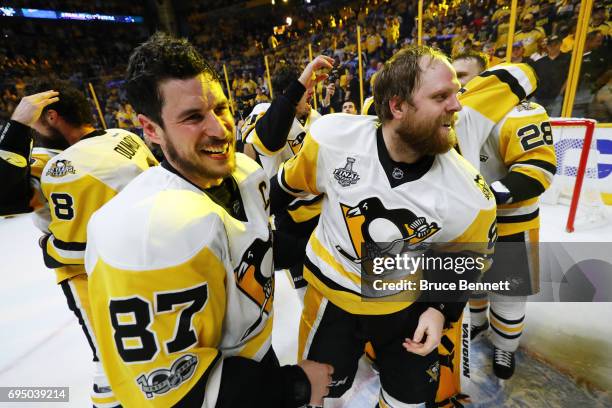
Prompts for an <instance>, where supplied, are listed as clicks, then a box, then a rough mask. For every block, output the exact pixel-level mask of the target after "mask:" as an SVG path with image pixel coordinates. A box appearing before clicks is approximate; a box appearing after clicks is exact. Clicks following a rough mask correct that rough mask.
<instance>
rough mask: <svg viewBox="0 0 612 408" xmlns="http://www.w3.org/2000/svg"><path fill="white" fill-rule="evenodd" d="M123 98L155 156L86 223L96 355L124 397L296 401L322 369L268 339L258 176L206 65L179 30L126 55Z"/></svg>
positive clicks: (171, 401) (217, 402) (321, 383)
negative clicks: (285, 358) (291, 361)
mask: <svg viewBox="0 0 612 408" xmlns="http://www.w3.org/2000/svg"><path fill="white" fill-rule="evenodd" d="M126 88H127V91H128V98H129V100H130V102H131V103H132V105H133V106H134V108H135V110H136V111H137V112H139V115H138V117H139V120H140V122H141V124H142V125H143V129H144V132H145V134H146V135H147V136H148V138H149V139H150V140H151V142H153V143H156V144H159V145H160V147H161V149H162V151H163V152H164V155H165V157H166V160H165V161H164V162H162V164H161V165H160V166H158V167H156V168H153V169H151V170H149V171H147V172H145V173H143V174H142V175H141V176H140V177H137V178H136V179H135V180H134V181H133V182H132V183H131V184H130V186H129V187H128V188H126V189H124V190H123V191H122V192H121V193H120V194H119V195H117V197H115V199H113V200H111V202H109V203H108V204H107V205H106V206H105V207H103V208H102V209H100V210H99V211H98V212H97V213H96V215H95V216H94V217H93V218H92V220H91V222H90V223H89V228H88V234H89V238H90V241H89V245H88V247H87V254H86V258H87V262H86V264H87V265H86V267H87V272H88V274H89V277H90V287H89V293H90V296H91V304H92V312H93V315H94V318H93V323H94V327H95V331H96V334H97V335H98V338H99V344H100V353H101V355H102V362H103V364H104V369H105V371H106V372H107V373H108V375H109V379H110V382H111V385H112V386H113V389H114V390H115V392H116V395H117V397H118V398H119V400H120V401H121V403H122V404H123V405H124V406H126V407H145V406H150V407H170V406H174V407H215V406H216V407H245V406H257V407H259V406H262V407H263V406H272V407H299V406H303V405H305V404H306V403H308V402H309V401H310V402H312V403H316V404H318V403H320V402H321V400H322V397H323V396H324V395H326V394H327V391H328V385H329V382H330V380H331V377H330V375H331V373H332V371H333V369H332V368H331V367H330V366H328V365H326V364H319V363H315V362H313V361H302V362H301V363H300V364H299V365H297V366H284V367H279V366H278V361H277V360H276V357H275V354H274V351H273V350H272V348H271V333H272V317H273V310H272V302H273V295H274V279H273V278H274V277H273V273H272V247H271V241H272V239H271V233H270V229H269V224H268V214H269V199H268V191H269V182H268V179H267V177H266V175H265V173H264V172H263V170H262V169H261V168H260V167H259V166H258V165H257V163H255V162H254V161H252V160H251V159H249V158H247V157H246V156H245V155H242V154H234V149H235V147H234V137H233V135H234V131H235V129H234V122H233V118H232V115H231V113H230V111H229V103H228V100H227V98H226V97H225V95H224V94H223V91H222V88H221V85H220V83H219V79H218V77H217V76H216V74H215V73H214V72H213V71H212V70H211V68H209V66H208V65H207V64H206V63H205V62H204V60H203V59H202V57H201V56H200V55H199V54H198V52H197V51H196V50H195V49H194V48H193V46H191V44H189V43H188V42H187V41H186V40H176V39H173V38H170V37H168V36H166V35H164V34H156V35H154V36H153V37H152V38H151V39H149V40H148V41H147V42H146V43H144V44H142V45H141V46H139V47H138V48H137V49H136V50H135V51H134V53H133V54H132V56H131V57H130V61H129V65H128V73H127V79H126Z"/></svg>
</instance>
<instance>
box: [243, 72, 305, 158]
mask: <svg viewBox="0 0 612 408" xmlns="http://www.w3.org/2000/svg"><path fill="white" fill-rule="evenodd" d="M305 91H306V89H305V88H304V86H303V85H302V84H301V83H300V82H299V81H297V80H295V81H293V82H292V83H291V84H290V85H289V87H288V88H287V89H286V90H285V91H284V93H283V94H281V95H279V96H277V97H276V98H274V100H273V101H272V103H271V104H270V105H269V107H268V109H267V110H266V111H264V112H254V113H252V114H251V115H250V116H249V118H248V119H247V121H246V122H245V124H244V126H243V127H242V137H243V140H246V142H247V143H251V144H253V146H254V147H255V149H256V150H257V152H258V153H259V154H263V155H266V156H273V155H274V154H276V153H278V152H279V151H280V150H281V149H282V148H283V147H284V146H285V144H286V143H287V136H288V135H289V131H290V130H291V126H292V124H293V120H294V118H295V110H296V106H297V104H298V102H299V101H300V98H301V97H302V95H303V94H304V92H305Z"/></svg>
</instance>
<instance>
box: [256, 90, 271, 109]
mask: <svg viewBox="0 0 612 408" xmlns="http://www.w3.org/2000/svg"><path fill="white" fill-rule="evenodd" d="M264 102H270V98H268V95H266V94H265V93H263V90H262V89H261V87H260V86H258V87H257V88H255V105H257V104H258V103H264Z"/></svg>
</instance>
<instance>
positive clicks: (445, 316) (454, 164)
mask: <svg viewBox="0 0 612 408" xmlns="http://www.w3.org/2000/svg"><path fill="white" fill-rule="evenodd" d="M458 90H459V83H458V82H457V79H456V77H455V75H454V71H453V70H452V67H451V66H450V64H449V63H448V61H447V59H446V57H445V56H444V55H443V54H440V53H439V52H436V51H434V50H433V49H431V48H428V47H409V48H407V49H404V50H402V51H400V52H398V53H397V54H396V55H395V56H394V57H393V58H392V59H391V60H389V61H388V62H387V63H386V64H385V66H384V68H383V69H382V71H381V72H379V73H378V74H377V77H376V79H375V84H374V93H375V96H374V97H375V100H376V106H377V112H378V114H379V117H380V118H381V119H380V120H381V122H382V124H381V123H379V121H378V119H377V118H376V117H372V116H355V115H345V114H333V115H329V116H325V117H323V118H321V119H320V120H319V121H318V122H317V123H315V124H314V125H313V126H312V127H311V130H310V134H309V135H307V136H306V139H305V142H304V146H303V147H302V150H301V151H300V152H299V153H298V155H297V156H295V157H294V158H293V159H290V160H288V161H287V162H286V163H285V164H284V165H283V166H282V167H281V170H280V171H279V173H278V178H277V179H276V180H273V184H272V206H273V207H274V210H275V211H276V206H281V207H282V202H283V200H284V202H287V201H289V200H290V198H291V197H292V196H293V195H296V196H299V195H301V194H304V193H310V194H324V198H323V201H322V212H321V217H320V220H319V225H318V226H317V228H316V229H315V232H314V233H313V235H312V236H311V238H310V241H309V243H308V247H307V254H306V262H305V268H304V276H305V278H306V280H307V281H308V284H309V285H308V287H307V289H306V294H305V300H304V311H303V313H302V319H301V323H300V337H299V356H300V358H304V357H306V356H308V358H313V359H315V360H317V361H321V362H327V363H329V364H332V365H333V366H334V375H333V382H332V386H331V387H330V397H333V398H338V397H340V396H342V394H343V393H344V392H345V391H346V390H348V389H349V388H350V387H351V385H352V382H353V378H354V376H355V372H356V369H357V361H358V359H359V358H360V356H361V355H362V353H363V349H364V345H365V343H366V341H368V340H369V341H371V342H372V345H373V348H374V351H375V352H376V359H377V365H378V367H379V369H380V374H381V385H382V389H381V392H380V398H379V404H380V406H384V407H387V406H391V407H404V406H412V405H410V404H422V403H427V404H433V403H434V401H435V398H436V391H437V388H438V378H439V373H440V361H439V359H438V352H437V347H438V345H439V343H440V339H441V334H442V329H443V326H444V324H445V322H446V323H450V322H453V321H456V320H457V319H458V318H459V316H460V314H461V311H462V309H463V305H464V304H465V302H448V303H440V302H430V303H424V302H410V301H404V302H402V301H393V302H388V301H384V300H383V301H380V300H373V299H368V300H367V301H365V300H364V295H363V293H362V286H361V284H362V275H361V266H360V263H361V261H363V260H364V258H362V255H363V254H361V251H362V244H365V245H366V246H372V245H373V244H374V241H387V242H392V241H395V240H398V242H399V241H402V242H406V243H407V244H409V245H416V244H419V243H421V244H429V243H435V242H460V243H467V242H471V243H478V244H479V245H480V248H481V249H482V250H483V252H486V251H487V248H491V247H492V245H493V242H494V239H495V233H494V232H495V203H494V200H493V196H492V194H491V192H490V190H489V189H488V187H487V186H486V184H485V183H484V181H483V180H482V177H481V176H479V175H478V174H477V173H476V171H475V170H474V169H473V167H472V166H470V165H469V164H468V163H467V162H466V161H465V160H464V159H463V158H461V157H460V156H459V155H458V154H457V152H455V151H454V150H451V148H452V146H453V145H454V138H453V137H452V134H451V125H452V122H453V116H454V114H455V113H456V112H457V111H459V110H460V109H461V106H460V105H459V102H458V100H457V95H456V93H457V91H458ZM446 185H452V186H453V187H452V190H450V189H448V188H447V187H445V186H446ZM287 193H290V196H289V197H284V195H285V194H287ZM442 203H444V204H442ZM441 204H442V205H441ZM383 225H384V226H386V228H382V229H381V226H383ZM381 234H382V235H381ZM450 275H454V273H453V272H451V273H450ZM450 275H449V276H448V279H449V280H452V279H454V278H453V276H450ZM439 278H440V279H442V280H444V279H446V276H439ZM392 299H397V298H392Z"/></svg>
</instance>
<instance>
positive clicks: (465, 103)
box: [455, 64, 537, 170]
mask: <svg viewBox="0 0 612 408" xmlns="http://www.w3.org/2000/svg"><path fill="white" fill-rule="evenodd" d="M536 87H537V78H536V76H535V73H534V71H533V69H532V68H531V67H529V66H528V65H527V64H499V65H496V66H494V67H492V68H489V69H487V70H486V71H484V72H482V73H481V74H480V75H478V76H477V77H475V78H474V79H472V80H471V81H470V82H468V83H467V84H466V85H465V87H464V88H463V89H462V93H461V95H459V102H460V103H461V106H462V109H461V111H459V112H458V114H457V115H458V116H457V122H456V123H455V133H456V135H457V142H458V144H459V151H460V153H461V155H462V156H463V157H465V158H466V159H467V161H469V162H470V163H471V164H472V165H473V166H474V167H475V168H476V170H479V168H480V160H479V156H480V149H481V147H482V146H483V145H484V143H485V142H486V140H487V138H488V137H489V134H490V133H491V131H492V130H493V127H495V126H496V125H497V123H498V122H499V121H500V120H502V118H503V117H504V116H505V115H506V114H507V113H508V112H510V111H511V110H512V109H514V107H516V106H517V105H518V104H519V102H520V101H522V100H523V99H525V98H526V97H527V96H529V95H531V94H532V93H533V92H534V91H535V90H536Z"/></svg>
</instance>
